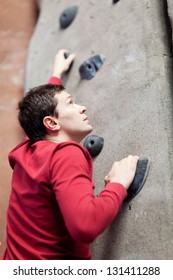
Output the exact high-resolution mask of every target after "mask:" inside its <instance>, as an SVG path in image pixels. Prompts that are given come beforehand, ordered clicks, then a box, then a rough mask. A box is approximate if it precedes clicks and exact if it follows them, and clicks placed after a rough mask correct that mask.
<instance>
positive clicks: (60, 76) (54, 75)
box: [52, 72, 62, 79]
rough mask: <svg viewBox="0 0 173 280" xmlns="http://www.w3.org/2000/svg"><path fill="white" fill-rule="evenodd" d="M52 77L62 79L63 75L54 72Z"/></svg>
mask: <svg viewBox="0 0 173 280" xmlns="http://www.w3.org/2000/svg"><path fill="white" fill-rule="evenodd" d="M52 77H56V78H59V79H61V78H62V73H60V72H53V74H52Z"/></svg>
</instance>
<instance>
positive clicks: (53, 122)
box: [43, 116, 60, 131]
mask: <svg viewBox="0 0 173 280" xmlns="http://www.w3.org/2000/svg"><path fill="white" fill-rule="evenodd" d="M43 124H44V126H45V127H46V129H47V130H49V131H58V130H60V125H59V122H58V119H55V118H54V117H51V116H46V117H44V119H43Z"/></svg>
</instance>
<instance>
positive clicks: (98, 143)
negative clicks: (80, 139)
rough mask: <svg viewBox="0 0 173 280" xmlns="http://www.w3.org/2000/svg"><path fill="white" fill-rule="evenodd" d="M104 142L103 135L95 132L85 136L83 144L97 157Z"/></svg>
mask: <svg viewBox="0 0 173 280" xmlns="http://www.w3.org/2000/svg"><path fill="white" fill-rule="evenodd" d="M103 143H104V139H103V137H101V136H99V135H96V134H93V135H89V136H88V137H86V138H85V141H84V144H83V146H84V147H85V148H86V149H87V150H88V152H89V153H90V155H91V156H92V157H95V156H97V155H98V154H99V153H100V152H101V150H102V148H103Z"/></svg>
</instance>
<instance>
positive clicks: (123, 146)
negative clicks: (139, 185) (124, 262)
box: [25, 0, 173, 259]
mask: <svg viewBox="0 0 173 280" xmlns="http://www.w3.org/2000/svg"><path fill="white" fill-rule="evenodd" d="M39 4H40V15H39V18H38V21H37V25H36V28H35V32H34V34H33V37H32V40H31V42H30V47H29V52H28V60H27V67H26V78H25V89H26V90H27V89H28V88H30V87H32V86H36V85H39V84H42V83H46V82H47V80H48V78H49V76H50V75H51V69H52V66H53V61H54V56H55V54H56V52H57V50H59V49H60V48H64V47H65V48H68V49H69V50H70V51H72V52H75V53H76V60H75V62H74V64H73V66H72V69H71V71H70V73H69V74H68V75H67V76H66V78H65V79H64V84H65V86H66V89H67V90H68V92H70V93H71V94H72V95H73V96H74V97H75V99H76V102H79V103H81V104H84V105H86V107H87V111H88V112H87V115H88V117H89V118H90V121H91V123H92V124H93V127H94V131H93V133H97V134H100V135H101V136H102V137H104V140H105V142H104V148H103V150H102V152H101V153H100V154H99V156H98V157H97V158H96V159H94V162H93V163H94V181H95V185H96V189H95V190H96V194H97V193H99V192H100V191H101V190H102V188H103V187H104V182H103V181H104V177H105V175H106V174H107V172H108V171H109V169H110V168H111V166H112V163H113V162H114V161H115V160H119V159H121V158H122V157H125V156H127V155H128V154H138V155H148V156H149V157H150V158H151V167H150V171H149V176H148V179H147V181H146V183H145V185H144V187H143V189H142V191H141V192H140V193H139V195H138V196H137V197H136V198H134V199H133V200H132V201H131V202H130V203H126V204H124V205H123V207H122V209H121V211H120V213H119V215H118V217H117V218H116V219H115V221H114V222H113V223H112V225H111V226H110V227H109V228H108V229H107V230H106V231H105V232H104V233H103V234H101V235H100V236H99V237H98V238H97V240H96V241H94V242H93V244H92V251H93V259H172V258H173V172H172V163H173V126H172V123H173V102H172V49H171V45H172V41H171V25H170V21H169V18H168V11H167V2H166V1H165V0H160V1H158V0H153V1H149V0H141V1H139V0H131V1H129V0H120V1H119V2H118V3H117V4H115V5H113V4H112V1H111V0H110V1H108V0H107V1H105V0H95V1H94V0H90V1H83V0H74V1H69V0H63V1H62V0H51V1H50V0H40V1H39ZM72 5H77V6H78V13H77V16H76V18H75V20H74V21H73V22H72V24H71V25H70V26H69V27H68V28H67V29H64V30H62V29H60V27H59V17H60V14H61V13H62V11H63V10H64V9H65V8H67V7H70V6H72ZM168 6H169V16H170V18H171V17H172V14H173V12H172V3H171V0H170V1H169V0H168ZM94 54H104V55H105V57H106V60H105V62H104V64H103V66H102V68H101V69H100V70H99V71H98V72H97V74H96V76H95V77H94V78H93V79H92V80H90V81H86V80H81V79H80V76H79V71H78V69H79V66H80V65H81V63H82V62H83V61H85V60H86V59H88V58H89V57H90V56H92V55H94Z"/></svg>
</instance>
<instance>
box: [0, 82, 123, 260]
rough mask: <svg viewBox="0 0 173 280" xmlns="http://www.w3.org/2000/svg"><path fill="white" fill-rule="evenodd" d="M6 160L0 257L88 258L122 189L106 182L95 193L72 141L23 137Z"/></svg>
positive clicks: (85, 161)
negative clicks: (8, 174)
mask: <svg viewBox="0 0 173 280" xmlns="http://www.w3.org/2000/svg"><path fill="white" fill-rule="evenodd" d="M51 81H52V80H51V79H50V80H49V83H51ZM53 83H55V79H54V80H53ZM57 84H59V81H58V82H57ZM9 163H10V165H11V167H12V169H13V177H12V190H11V195H10V200H9V207H8V212H7V249H6V251H5V253H4V255H3V257H2V258H3V259H6V260H15V259H18V260H27V259H44V260H52V259H54V260H55V259H62V260H66V259H90V258H91V252H90V249H89V243H91V242H92V241H93V240H94V239H95V238H96V237H97V236H98V235H99V234H100V233H101V232H103V231H104V230H105V229H106V228H107V227H108V225H109V224H110V223H111V222H112V221H113V219H114V218H115V217H116V215H117V213H118V211H119V209H120V206H121V204H122V202H123V200H124V199H125V197H126V196H127V191H126V189H125V188H124V187H123V186H122V185H121V184H118V183H108V184H107V185H106V186H105V188H104V189H103V191H102V192H101V193H100V194H99V195H98V196H95V195H94V183H93V181H92V159H91V157H90V154H89V153H88V151H87V150H86V149H85V148H84V147H83V146H82V145H80V144H77V143H75V142H63V143H60V144H56V143H53V142H49V141H46V140H42V141H38V142H36V143H34V144H33V145H30V141H29V139H27V140H25V141H24V142H22V143H21V144H20V145H18V146H17V147H16V148H15V149H13V150H12V151H11V153H10V154H9Z"/></svg>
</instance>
